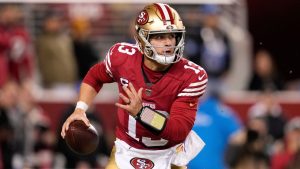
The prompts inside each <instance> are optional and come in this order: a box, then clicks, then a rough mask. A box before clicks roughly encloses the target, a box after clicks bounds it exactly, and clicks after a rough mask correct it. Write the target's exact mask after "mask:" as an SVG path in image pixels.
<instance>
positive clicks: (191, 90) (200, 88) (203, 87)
mask: <svg viewBox="0 0 300 169" xmlns="http://www.w3.org/2000/svg"><path fill="white" fill-rule="evenodd" d="M205 87H206V85H204V86H201V87H198V88H185V89H184V90H183V92H194V91H200V90H202V89H205Z"/></svg>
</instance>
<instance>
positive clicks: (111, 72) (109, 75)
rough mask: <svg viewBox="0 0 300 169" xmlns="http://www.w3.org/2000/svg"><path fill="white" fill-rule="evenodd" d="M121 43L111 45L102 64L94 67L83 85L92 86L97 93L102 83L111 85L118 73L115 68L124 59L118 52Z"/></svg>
mask: <svg viewBox="0 0 300 169" xmlns="http://www.w3.org/2000/svg"><path fill="white" fill-rule="evenodd" d="M121 45H122V43H117V44H115V45H113V46H112V47H111V48H110V49H109V51H108V52H107V53H106V56H105V59H104V61H103V62H100V63H98V64H96V65H94V66H93V67H92V68H91V69H90V70H89V71H88V73H87V75H86V76H85V78H84V79H83V82H84V83H87V84H89V85H90V86H92V87H93V88H94V89H95V90H96V91H97V92H99V90H100V89H101V88H102V86H103V83H112V82H114V81H115V80H114V78H115V76H116V75H117V73H118V70H117V68H118V67H119V66H120V65H121V64H123V63H124V61H125V59H126V57H124V56H122V53H121V52H120V51H119V50H120V46H121Z"/></svg>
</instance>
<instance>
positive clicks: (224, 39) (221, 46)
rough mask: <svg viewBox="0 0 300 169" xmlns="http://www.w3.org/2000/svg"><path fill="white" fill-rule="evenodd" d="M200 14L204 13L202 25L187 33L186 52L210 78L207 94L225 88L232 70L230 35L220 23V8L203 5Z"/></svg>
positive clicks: (192, 28)
mask: <svg viewBox="0 0 300 169" xmlns="http://www.w3.org/2000/svg"><path fill="white" fill-rule="evenodd" d="M200 12H202V13H203V19H202V20H201V23H199V24H198V25H197V26H193V27H191V28H189V29H190V30H188V31H187V40H186V46H185V49H186V50H185V52H186V55H187V56H188V57H189V59H190V60H191V61H193V62H194V63H196V64H198V65H203V68H204V69H205V70H206V72H207V74H208V76H209V85H208V90H207V93H210V91H211V90H210V89H212V90H215V88H223V87H224V86H222V85H223V83H222V82H223V79H224V78H225V76H226V74H227V72H228V71H229V69H230V62H231V50H230V44H229V39H228V35H227V34H226V33H225V32H224V31H223V30H222V29H221V26H220V23H219V19H220V12H221V9H220V7H219V6H216V5H203V6H200ZM220 90H222V89H220Z"/></svg>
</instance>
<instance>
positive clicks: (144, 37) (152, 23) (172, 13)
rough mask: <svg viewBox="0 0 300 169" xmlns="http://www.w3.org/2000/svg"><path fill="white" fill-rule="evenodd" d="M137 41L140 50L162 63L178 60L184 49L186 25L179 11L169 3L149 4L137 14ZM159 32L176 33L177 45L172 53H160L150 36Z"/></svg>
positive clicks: (166, 63)
mask: <svg viewBox="0 0 300 169" xmlns="http://www.w3.org/2000/svg"><path fill="white" fill-rule="evenodd" d="M135 30H136V37H135V39H136V41H137V44H138V46H139V49H140V51H141V52H142V53H143V54H144V55H146V56H147V57H148V58H150V59H152V60H155V61H156V62H158V63H160V64H165V65H168V64H171V63H176V62H178V61H179V60H180V59H181V57H182V55H183V50H184V38H185V27H184V25H183V23H182V20H181V18H180V16H179V14H178V13H177V11H176V10H175V9H173V8H171V7H170V6H169V5H167V4H162V3H153V4H150V5H147V6H146V7H145V8H144V9H143V10H142V11H141V12H140V13H139V15H138V16H137V18H136V22H135ZM159 33H174V34H175V36H176V46H172V47H168V48H173V49H175V50H174V53H173V54H172V55H166V54H162V55H159V54H158V53H157V52H156V51H155V48H154V46H153V45H151V44H150V41H149V37H150V35H153V34H159Z"/></svg>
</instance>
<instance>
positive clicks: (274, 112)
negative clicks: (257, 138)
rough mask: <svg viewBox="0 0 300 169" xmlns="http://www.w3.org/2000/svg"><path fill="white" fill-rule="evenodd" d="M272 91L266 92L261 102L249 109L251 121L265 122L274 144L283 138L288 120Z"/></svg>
mask: <svg viewBox="0 0 300 169" xmlns="http://www.w3.org/2000/svg"><path fill="white" fill-rule="evenodd" d="M274 95H275V93H274V91H272V89H269V90H265V91H263V92H262V93H261V95H260V96H259V100H258V101H257V102H256V103H255V104H254V105H253V106H251V107H250V108H249V112H248V117H249V120H251V119H254V118H261V119H263V120H265V122H266V125H267V130H268V135H270V137H271V139H272V142H274V141H277V140H280V139H282V138H283V134H284V126H285V123H286V118H285V117H284V112H283V110H282V107H281V106H280V104H279V103H278V102H277V101H276V99H275V96H274Z"/></svg>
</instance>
